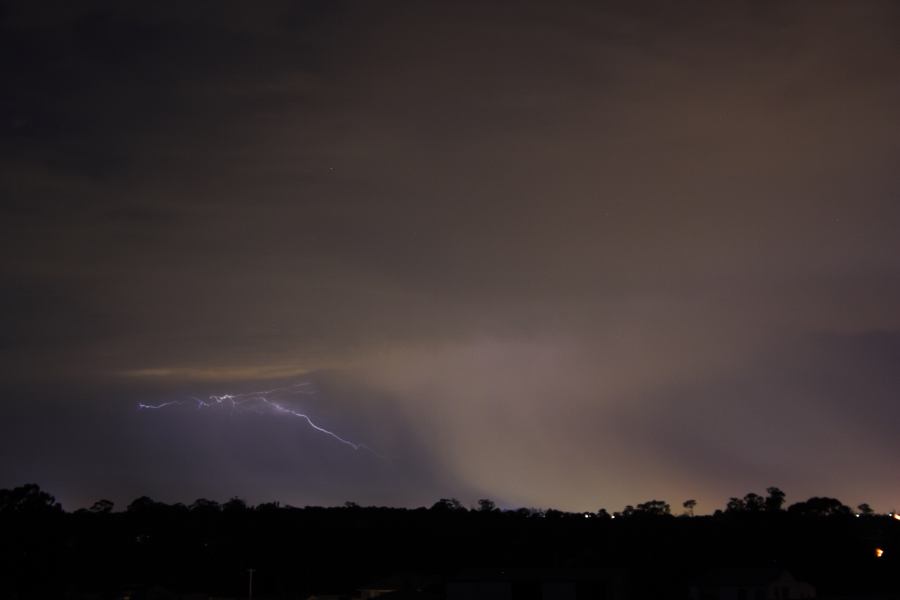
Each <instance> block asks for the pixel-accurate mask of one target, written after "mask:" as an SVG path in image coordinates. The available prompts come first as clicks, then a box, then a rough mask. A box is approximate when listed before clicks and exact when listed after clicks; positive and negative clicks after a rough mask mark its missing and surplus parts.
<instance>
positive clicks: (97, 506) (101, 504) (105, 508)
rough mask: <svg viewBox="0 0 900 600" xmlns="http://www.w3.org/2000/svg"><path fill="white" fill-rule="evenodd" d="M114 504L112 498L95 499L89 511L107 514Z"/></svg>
mask: <svg viewBox="0 0 900 600" xmlns="http://www.w3.org/2000/svg"><path fill="white" fill-rule="evenodd" d="M113 507H115V504H114V503H113V501H112V500H105V499H104V500H97V501H96V502H94V503H93V504H92V505H91V508H90V511H91V512H92V513H95V514H101V515H105V514H109V513H111V512H112V511H113Z"/></svg>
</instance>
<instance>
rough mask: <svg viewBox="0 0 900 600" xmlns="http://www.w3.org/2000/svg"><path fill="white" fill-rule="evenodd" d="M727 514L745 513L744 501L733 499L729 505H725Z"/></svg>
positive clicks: (730, 499) (729, 500) (729, 501)
mask: <svg viewBox="0 0 900 600" xmlns="http://www.w3.org/2000/svg"><path fill="white" fill-rule="evenodd" d="M725 512H726V513H742V512H744V501H743V500H742V499H740V498H735V497H731V498H729V499H728V504H726V505H725Z"/></svg>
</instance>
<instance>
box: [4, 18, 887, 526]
mask: <svg viewBox="0 0 900 600" xmlns="http://www.w3.org/2000/svg"><path fill="white" fill-rule="evenodd" d="M0 73H2V75H0V77H2V81H3V83H2V86H0V203H2V205H0V211H2V212H0V233H2V236H0V240H2V241H0V243H2V253H0V364H2V367H0V368H2V378H0V394H2V395H0V487H11V486H15V485H21V484H22V483H26V482H32V481H33V482H37V483H39V484H40V485H41V486H43V487H44V488H45V489H47V490H48V491H50V492H51V493H53V494H55V495H56V496H57V498H58V499H59V500H61V501H62V502H63V504H64V506H65V507H66V508H69V509H73V508H78V507H80V506H85V505H90V503H91V502H93V501H94V500H96V499H99V498H103V497H106V498H110V499H113V500H115V501H116V503H117V505H118V506H119V508H123V507H124V506H125V505H126V504H127V503H128V502H129V501H130V500H131V499H133V498H135V497H137V496H140V495H144V494H146V495H149V496H151V497H153V498H155V499H157V500H163V501H168V502H174V501H182V502H191V501H192V500H193V499H195V498H197V497H208V498H213V499H216V500H220V501H222V500H227V499H228V498H230V497H231V496H240V497H243V498H245V499H247V500H248V501H251V502H260V501H269V500H279V501H281V502H282V503H290V504H294V505H301V506H302V505H305V504H341V503H343V502H344V501H348V500H350V501H355V502H358V503H360V504H389V505H398V506H417V505H430V504H431V503H433V502H434V501H435V500H437V499H438V498H440V497H451V496H452V497H457V498H459V499H460V500H461V501H463V503H464V504H470V503H473V502H474V501H475V500H476V499H477V498H481V497H488V498H493V499H494V500H495V501H497V502H498V504H499V505H501V506H504V507H518V506H543V507H546V506H552V507H556V508H562V509H569V510H575V509H578V510H596V509H597V508H599V507H607V508H609V509H610V510H619V509H621V507H622V506H624V505H625V504H634V503H637V502H642V501H645V500H648V499H651V498H662V499H666V500H668V501H670V502H671V503H672V504H673V505H674V506H676V507H680V504H681V502H682V501H683V500H685V499H687V498H696V499H697V500H698V501H699V504H698V507H697V511H698V512H711V511H712V510H714V509H716V508H720V507H722V506H724V503H725V501H726V500H727V498H728V497H729V496H740V495H743V494H744V493H746V492H749V491H755V492H757V493H764V490H765V488H766V487H767V486H771V485H774V486H778V487H780V488H782V489H783V490H785V492H787V494H788V502H794V501H798V500H802V499H805V498H807V497H809V496H811V495H830V496H836V497H838V498H840V499H841V500H843V501H844V502H846V503H848V504H854V505H855V504H857V503H859V502H869V503H871V504H872V505H873V507H875V508H876V509H878V510H885V511H886V510H890V509H892V508H896V507H900V479H898V477H897V474H898V457H900V436H898V435H897V431H898V426H900V4H898V3H897V2H894V1H893V0H862V1H859V2H856V1H850V0H821V1H812V0H810V1H806V2H801V1H774V0H759V1H750V0H745V1H733V2H732V1H729V2H720V1H712V0H710V1H708V2H699V1H683V2H682V1H679V2H664V1H659V2H654V1H646V2H634V1H624V0H623V1H621V2H588V1H584V2H579V1H571V2H546V1H541V2H531V1H517V2H493V1H486V0H479V1H477V2H476V1H467V0H463V1H445V2H432V1H429V0H408V1H392V0H389V1H384V2H382V1H378V2H368V1H360V2H344V1H340V0H329V1H326V0H322V1H309V2H302V1H287V0H272V1H267V2H243V1H231V2H226V1H218V0H217V1H213V0H209V1H192V2H185V1H150V0H143V1H133V2H119V1H114V0H105V1H100V0H84V1H79V2H71V1H69V0H59V1H57V2H53V1H46V0H39V1H34V0H14V1H12V2H10V1H5V2H0ZM268 390H275V391H269V392H268V393H267V394H259V393H257V392H260V391H268ZM226 395H234V396H236V400H238V401H239V402H232V400H235V398H226V399H224V400H222V398H221V397H222V396H226ZM214 396H218V397H219V399H218V400H216V398H214ZM166 403H171V404H166ZM272 403H275V404H276V405H277V407H280V408H277V407H276V406H275V405H273V404H272ZM141 404H144V405H146V406H157V407H160V408H141V407H140V405H141ZM163 404H166V406H161V405H163ZM206 404H209V406H206ZM288 411H293V412H296V413H300V414H305V415H306V416H307V417H308V418H309V419H310V420H311V422H313V423H315V424H316V425H317V426H319V427H321V428H324V429H327V430H328V431H330V432H331V433H333V434H335V435H336V436H338V437H340V438H342V439H345V440H348V441H351V442H352V443H353V444H355V445H358V444H364V445H365V446H364V447H358V449H354V447H353V446H351V445H350V444H346V443H342V442H341V441H340V440H338V439H337V438H336V437H334V436H331V435H328V434H327V433H325V432H322V431H319V430H317V429H314V428H313V427H312V424H311V423H310V422H307V421H306V420H305V419H304V418H302V417H298V416H296V415H295V414H293V412H288Z"/></svg>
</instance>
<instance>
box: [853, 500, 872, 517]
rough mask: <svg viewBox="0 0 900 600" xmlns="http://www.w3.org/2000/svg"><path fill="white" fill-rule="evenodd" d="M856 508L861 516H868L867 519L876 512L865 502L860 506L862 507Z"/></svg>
mask: <svg viewBox="0 0 900 600" xmlns="http://www.w3.org/2000/svg"><path fill="white" fill-rule="evenodd" d="M856 508H857V509H859V514H861V515H864V516H867V517H868V516H871V515H872V514H873V513H874V512H875V511H874V510H872V507H871V506H869V505H868V504H867V503H865V502H863V503H862V504H860V505H859V506H857V507H856Z"/></svg>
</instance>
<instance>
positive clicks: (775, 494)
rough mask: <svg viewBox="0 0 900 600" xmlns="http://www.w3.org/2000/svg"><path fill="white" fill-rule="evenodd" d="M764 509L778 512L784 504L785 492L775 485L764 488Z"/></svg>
mask: <svg viewBox="0 0 900 600" xmlns="http://www.w3.org/2000/svg"><path fill="white" fill-rule="evenodd" d="M766 493H767V494H768V496H766V510H767V511H768V512H778V511H780V510H781V507H782V506H784V499H785V494H784V492H782V491H781V490H780V489H778V488H777V487H770V488H766Z"/></svg>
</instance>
